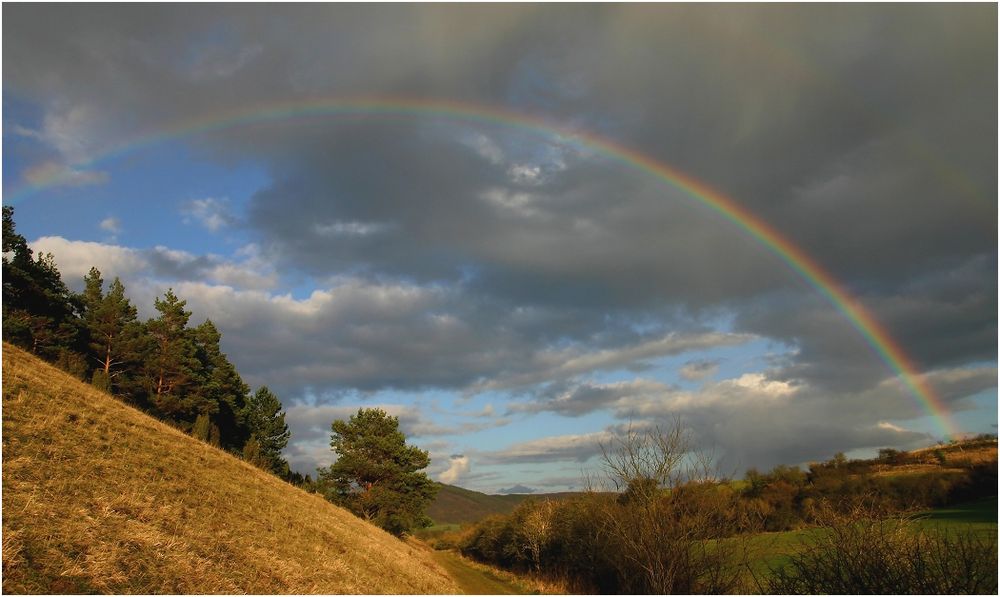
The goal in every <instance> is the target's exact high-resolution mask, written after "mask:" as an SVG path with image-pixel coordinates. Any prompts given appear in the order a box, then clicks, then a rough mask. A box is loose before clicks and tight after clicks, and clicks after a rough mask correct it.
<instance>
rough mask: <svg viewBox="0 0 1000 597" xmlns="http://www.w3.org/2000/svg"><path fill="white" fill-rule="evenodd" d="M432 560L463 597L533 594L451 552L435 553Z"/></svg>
mask: <svg viewBox="0 0 1000 597" xmlns="http://www.w3.org/2000/svg"><path fill="white" fill-rule="evenodd" d="M434 560H435V561H436V562H437V563H438V565H439V566H441V567H442V568H444V569H445V570H446V571H447V572H448V574H449V575H450V576H451V578H452V579H453V580H454V581H455V583H456V584H458V586H459V588H460V589H461V591H462V594H463V595H527V594H531V593H532V592H533V591H529V590H527V589H525V588H524V587H522V586H520V585H519V584H517V583H515V582H511V581H509V580H506V579H503V578H501V577H500V576H498V575H496V574H494V573H493V572H492V571H490V570H489V569H487V568H485V567H482V566H477V565H474V564H472V563H470V562H469V561H468V560H465V559H464V558H462V557H461V556H460V555H458V554H457V553H455V552H453V551H435V552H434Z"/></svg>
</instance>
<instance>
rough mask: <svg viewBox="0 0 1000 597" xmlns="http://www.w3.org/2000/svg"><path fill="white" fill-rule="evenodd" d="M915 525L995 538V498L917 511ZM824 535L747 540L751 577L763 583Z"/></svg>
mask: <svg viewBox="0 0 1000 597" xmlns="http://www.w3.org/2000/svg"><path fill="white" fill-rule="evenodd" d="M915 524H916V527H917V528H919V529H927V530H944V531H947V532H951V533H968V532H972V533H976V534H977V535H980V534H981V535H984V536H990V535H992V536H996V534H997V498H996V497H991V498H985V499H982V500H977V501H975V502H970V503H968V504H962V505H959V506H953V507H950V508H941V509H936V510H928V511H926V512H921V513H918V514H917V515H916V518H915ZM824 532H826V531H825V530H824V529H822V528H809V529H801V530H796V531H785V532H780V533H761V534H759V535H754V536H753V537H750V538H749V539H747V544H746V545H747V555H748V561H749V563H750V569H751V570H752V572H753V576H756V577H757V579H758V580H763V579H764V578H766V577H767V576H768V575H769V573H770V571H771V570H775V569H777V568H780V567H781V566H783V565H785V564H787V563H788V561H789V558H790V556H791V555H793V554H795V553H797V552H799V551H801V550H803V549H804V548H806V547H807V546H808V545H809V544H810V543H812V540H814V539H816V538H817V537H818V536H819V535H820V534H821V533H824ZM751 582H752V581H751Z"/></svg>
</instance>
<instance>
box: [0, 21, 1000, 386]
mask: <svg viewBox="0 0 1000 597" xmlns="http://www.w3.org/2000/svg"><path fill="white" fill-rule="evenodd" d="M996 15H997V13H996V7H995V6H990V5H960V6H943V5H919V6H913V5H898V6H874V5H873V6H864V5H849V6H839V5H838V6H832V5H824V6H797V5H793V6H728V5H727V6H689V5H612V6H595V5H591V6H585V7H583V6H555V5H553V6H486V7H482V6H475V7H473V6H448V7H443V6H426V5H414V6H397V5H394V6H340V5H309V6H294V7H277V6H266V5H253V6H205V5H191V6H185V7H183V8H181V7H175V6H160V5H143V6H129V5H121V6H110V5H100V6H95V5H73V6H67V5H11V6H8V7H5V16H6V17H7V19H6V21H5V27H4V42H3V43H4V50H5V52H4V56H5V59H4V82H5V90H6V91H7V92H8V93H10V94H14V95H17V96H18V97H25V98H28V99H39V100H42V101H43V102H44V107H45V110H46V112H45V114H44V117H43V119H42V121H41V122H39V123H24V125H23V126H25V127H29V125H30V128H31V130H33V131H36V132H37V137H38V138H39V139H42V140H44V141H45V142H46V143H48V144H49V145H51V147H52V148H54V149H55V150H57V151H58V153H59V155H61V156H62V158H63V159H64V160H65V161H67V162H73V161H78V160H80V159H82V157H84V156H88V155H91V154H92V153H93V152H94V151H97V150H99V149H100V148H101V147H105V146H107V145H108V144H111V145H113V144H114V142H115V140H116V139H121V138H126V137H127V136H128V135H129V134H131V133H135V132H136V131H145V130H157V129H158V128H161V127H163V126H164V123H169V122H174V121H186V120H189V119H191V118H195V117H201V116H204V115H206V114H215V113H220V112H222V113H227V112H229V111H231V110H232V109H235V108H236V107H239V106H246V105H255V104H261V103H267V102H268V101H272V100H277V99H295V98H303V97H310V96H348V95H352V94H388V95H402V96H416V97H432V98H445V99H450V100H459V101H469V102H484V103H489V104H495V105H501V106H504V107H506V108H508V109H511V110H515V111H523V112H528V113H532V114H538V115H543V116H546V117H547V118H550V119H552V120H553V121H555V122H559V123H562V124H565V125H576V126H579V127H581V128H583V129H585V130H591V131H595V132H597V133H599V134H602V135H606V136H608V137H609V138H612V139H615V140H617V141H619V142H621V143H622V144H624V145H626V146H629V147H633V148H635V149H637V150H639V151H641V152H643V153H646V154H648V155H649V156H651V157H652V158H654V159H657V160H661V161H663V162H665V163H669V164H672V165H674V166H676V167H677V168H678V169H680V170H681V171H683V172H686V173H688V174H690V175H692V176H694V177H696V178H698V179H701V180H704V181H706V182H708V183H709V184H711V185H713V186H714V187H715V188H717V189H718V190H719V191H721V192H724V193H725V194H727V195H729V196H731V197H732V198H733V199H734V200H735V201H737V202H738V203H739V204H740V205H741V206H742V207H744V208H746V209H747V210H748V211H750V212H751V213H754V214H757V215H759V216H760V217H761V218H763V219H764V220H765V221H767V222H768V223H769V224H770V225H771V226H773V227H774V228H775V229H777V230H779V231H780V232H781V233H782V234H784V235H786V236H788V237H789V239H790V240H791V241H793V242H794V243H796V244H798V245H800V246H802V247H803V248H804V249H805V250H806V252H808V253H809V254H810V255H812V256H813V257H814V258H815V259H816V261H817V262H818V263H819V264H820V265H821V266H822V267H824V268H826V269H828V270H830V271H831V272H832V273H833V274H834V276H835V277H836V278H838V279H839V280H840V281H841V282H843V284H844V285H845V287H846V288H848V289H849V290H850V291H851V292H852V293H854V294H855V295H856V296H857V297H858V298H859V299H860V300H861V301H862V302H863V303H864V304H865V305H866V306H868V308H870V309H871V310H872V312H873V313H875V314H876V316H877V317H878V318H879V320H880V321H882V322H883V323H884V324H885V325H886V327H887V328H888V329H889V331H890V332H891V333H892V334H893V335H894V336H895V337H896V338H897V339H898V340H899V341H900V342H901V343H902V344H903V345H904V346H905V347H906V349H907V350H908V351H909V352H911V353H912V354H913V356H914V358H915V359H916V361H917V362H918V363H919V364H920V366H921V367H922V368H923V369H934V368H940V367H946V366H952V365H955V364H961V363H964V362H969V361H977V360H995V358H996V344H995V339H996V302H997V297H996V286H997V277H996V260H995V255H996V243H997V237H996V228H995V227H994V222H996V217H997V211H996V209H997V207H996V198H995V196H994V194H995V189H996V187H997V179H996V167H995V164H996V160H997V155H996V136H995V135H996V129H997V121H996V117H997V113H996V73H997V62H996V39H997V37H996ZM198 143H199V144H200V146H201V147H202V149H203V151H204V152H205V155H207V156H209V157H217V158H219V159H228V158H232V157H233V156H245V157H253V158H256V159H259V160H261V161H262V162H263V163H265V164H266V166H267V168H268V169H269V171H270V173H271V175H272V181H271V182H270V183H269V184H268V185H267V186H266V187H265V188H263V189H260V190H259V192H258V193H256V195H255V196H254V198H253V200H252V203H251V205H250V208H249V213H248V214H247V221H248V223H249V225H250V226H251V227H252V229H253V230H254V233H255V234H256V235H258V237H259V241H260V244H261V247H262V250H263V251H265V252H266V254H267V255H268V257H269V258H272V259H276V260H278V262H279V263H280V264H281V266H282V267H285V268H290V269H293V270H304V271H306V272H309V273H312V274H314V275H316V276H327V275H346V274H350V275H356V276H360V277H364V278H366V279H374V280H384V279H390V280H395V279H403V280H407V281H413V280H415V281H417V282H418V283H420V284H423V285H427V286H421V288H430V287H432V286H433V285H434V284H439V285H443V286H449V285H455V284H457V283H459V281H461V284H462V286H461V287H462V293H461V299H460V300H458V299H452V298H445V299H441V298H439V297H437V295H435V294H434V293H433V292H431V293H429V294H428V295H427V296H428V297H430V298H427V299H426V300H428V301H430V302H431V303H433V304H434V306H433V307H428V306H426V305H427V304H430V303H427V304H425V303H421V305H422V306H419V307H412V308H411V307H406V306H405V305H404V306H403V307H402V308H403V310H404V311H406V313H407V314H408V315H407V321H410V322H413V321H421V322H422V323H420V324H419V325H417V326H416V327H413V326H411V325H409V324H407V325H405V326H403V325H398V326H397V325H396V324H395V323H392V324H387V323H386V322H387V321H391V322H395V321H397V319H396V318H395V316H388V315H386V316H384V317H383V315H385V314H384V313H383V314H382V315H379V316H378V317H377V318H376V319H375V320H374V321H368V320H365V319H364V318H363V317H362V318H361V319H358V320H357V323H356V324H355V325H351V326H348V325H346V324H344V325H342V326H341V324H339V323H338V324H336V325H338V326H341V327H338V328H337V329H338V330H339V331H338V332H337V333H335V334H331V335H329V336H328V337H323V338H319V337H318V336H317V337H316V338H315V339H314V340H315V344H314V345H312V346H310V349H316V350H317V352H316V354H324V355H326V356H328V357H330V358H331V362H337V363H342V364H343V368H342V369H341V370H337V371H332V370H331V369H330V367H331V366H330V365H325V364H322V365H321V364H319V363H316V364H305V365H302V364H300V365H299V366H297V367H296V366H291V364H290V363H289V364H288V365H289V367H286V368H283V369H280V371H283V372H284V374H285V375H286V377H287V379H284V380H283V381H282V383H287V384H289V387H291V385H294V384H298V385H300V386H302V385H309V384H314V385H316V386H321V387H322V386H327V387H328V386H330V385H331V384H333V383H335V381H336V383H339V384H343V385H346V386H352V385H353V387H356V388H358V389H362V390H365V389H372V388H375V387H429V386H434V387H457V386H461V385H462V384H467V383H469V380H470V379H482V380H484V383H486V384H489V382H490V380H493V379H494V378H505V377H506V378H507V379H513V378H512V377H511V375H512V372H513V375H514V376H515V377H516V375H517V374H521V373H524V372H525V371H529V372H530V371H531V370H534V371H537V370H538V369H537V368H535V369H532V368H531V367H529V366H527V365H524V364H523V363H524V361H525V358H527V359H528V360H530V359H531V358H533V357H535V356H537V355H538V354H539V353H540V352H544V351H545V350H548V349H550V348H551V346H552V345H554V344H557V343H558V342H564V343H566V342H568V343H570V344H571V345H572V344H573V343H580V344H582V343H584V342H593V341H594V340H595V339H597V340H598V344H599V345H600V346H615V347H618V348H621V347H624V346H626V345H627V344H629V343H632V344H635V343H637V342H638V340H636V339H635V338H633V339H632V340H629V341H628V342H626V341H625V340H624V339H622V338H616V339H615V340H614V341H611V340H608V339H607V338H606V336H607V335H614V334H622V333H624V334H626V335H628V334H629V333H631V332H629V331H628V330H630V329H631V326H632V324H636V323H637V322H641V321H650V320H651V321H655V322H657V323H656V325H658V326H659V328H660V329H659V331H660V332H662V333H664V334H665V333H666V332H667V331H668V330H670V329H673V328H674V327H675V326H682V327H684V328H685V329H692V328H697V327H698V326H699V325H705V323H704V322H705V321H707V320H710V319H712V318H714V317H718V316H719V315H720V314H721V315H726V314H735V320H734V324H733V325H734V326H735V330H734V331H736V332H748V333H750V334H757V335H760V336H765V337H770V338H774V339H777V340H779V341H781V342H783V343H785V344H787V345H789V346H794V347H795V348H796V349H797V352H796V353H795V354H794V355H792V356H789V357H788V360H787V361H786V362H784V363H780V364H779V366H778V369H777V370H776V371H774V372H771V374H772V375H773V376H774V378H775V379H787V380H794V381H796V382H797V383H803V384H815V385H816V386H817V387H819V388H823V389H828V390H829V389H832V390H844V391H850V392H861V391H864V390H866V389H870V388H872V387H875V384H878V383H880V382H881V380H883V379H884V378H885V377H886V376H887V375H888V374H889V371H888V369H887V368H886V367H885V365H884V364H883V363H881V362H880V361H879V360H878V359H876V358H874V356H873V353H872V352H871V350H870V349H869V348H868V347H867V346H866V345H865V344H864V343H863V341H862V340H861V339H860V337H859V336H858V333H857V331H856V330H854V329H853V328H851V327H850V326H849V325H848V324H847V323H846V321H845V319H844V318H843V316H842V315H841V314H839V313H838V312H836V311H835V310H833V308H832V307H830V306H828V305H827V304H824V303H822V302H820V301H818V300H817V295H816V293H815V290H814V289H812V288H810V287H808V286H807V285H805V284H804V283H802V281H801V280H799V279H798V278H796V277H795V275H793V274H792V273H791V272H790V270H789V269H788V268H787V266H786V265H785V264H783V263H782V262H781V261H780V260H779V259H778V258H777V257H776V256H774V255H773V254H771V253H770V252H769V251H768V250H766V249H765V248H763V247H762V246H761V245H759V244H758V243H756V242H755V241H753V240H752V239H750V237H749V236H748V235H747V234H745V233H744V232H743V231H741V230H739V229H738V227H736V226H733V225H732V224H731V223H729V222H727V221H725V220H724V219H722V218H720V217H719V216H717V215H716V214H714V213H713V212H712V211H711V210H708V209H705V208H704V206H701V205H699V204H698V203H697V202H695V201H692V199H691V197H690V196H688V195H686V194H684V193H682V192H680V191H679V190H677V189H675V188H671V187H670V186H668V185H666V184H664V183H662V182H660V181H658V180H656V179H654V178H653V177H650V176H648V175H643V174H641V173H637V172H636V171H635V170H634V169H630V168H628V167H626V166H623V165H621V164H620V163H616V162H615V161H613V160H609V159H607V158H606V157H605V156H601V155H595V154H593V153H592V152H590V151H588V149H587V148H586V147H581V146H578V145H576V144H574V143H573V142H572V140H560V139H557V138H549V137H544V136H541V137H540V136H538V135H536V134H534V133H529V132H524V131H512V130H508V129H506V128H503V127H496V126H490V125H485V124H476V123H468V122H464V123H459V122H457V121H449V120H448V119H446V118H441V117H436V118H415V119H410V120H406V121H399V120H392V121H384V120H379V119H372V118H360V119H355V120H353V121H350V122H347V123H342V122H340V123H326V122H322V123H320V122H312V121H310V122H302V123H299V124H297V125H293V126H268V125H260V126H255V127H250V128H246V129H238V130H232V131H227V132H223V133H220V134H217V135H205V136H203V137H201V138H200V139H199V140H198ZM153 258H156V256H155V255H154V256H153ZM157 263H159V266H158V267H160V268H161V269H169V268H175V269H177V270H178V271H177V273H176V274H175V275H176V276H177V277H181V278H184V277H185V276H186V275H187V274H185V273H184V272H183V271H181V270H183V269H184V268H185V267H196V266H197V264H191V263H178V262H175V261H170V260H166V261H163V262H157ZM407 300H408V299H407ZM404 302H405V301H404ZM247 309H248V312H255V310H256V312H258V314H259V315H261V316H262V317H264V318H263V319H260V320H255V321H259V322H260V324H259V325H260V327H261V328H263V329H267V330H268V331H269V332H272V333H273V334H274V336H275V337H276V338H279V339H281V338H285V339H286V340H287V341H288V343H289V345H290V344H291V342H292V340H293V339H294V340H295V341H296V342H298V341H299V340H300V338H294V334H292V333H290V332H289V331H288V329H287V328H285V327H284V323H287V322H286V321H285V320H284V319H282V318H283V317H285V315H278V314H276V312H271V311H268V310H267V309H264V308H263V307H260V306H259V305H258V306H257V307H253V308H251V307H247ZM407 309H410V310H407ZM518 309H523V310H524V311H518ZM429 312H434V313H437V314H440V315H442V316H450V317H452V318H453V320H454V321H457V322H458V324H457V327H447V326H445V325H444V324H441V323H440V322H441V321H450V320H447V318H445V319H443V320H440V321H438V320H434V319H433V318H432V317H430V316H429V315H428V313H429ZM525 312H527V313H541V314H542V315H541V317H540V318H538V319H536V320H535V322H534V325H533V326H530V331H529V328H528V327H527V326H525V327H524V328H521V329H518V330H516V331H515V332H510V331H509V330H510V326H509V325H508V323H507V322H508V320H510V319H511V318H514V319H515V320H516V319H517V318H518V317H520V315H517V314H518V313H525ZM557 313H560V315H556V314H557ZM512 314H514V315H512ZM267 315H270V316H271V317H272V319H267V318H266V317H265V316H267ZM359 315H366V316H370V315H371V314H370V313H361V314H359ZM241 317H242V315H235V314H234V315H233V316H232V320H233V321H237V320H240V318H241ZM421 317H423V318H424V319H423V320H421V319H420V318H421ZM331 321H332V320H327V319H324V317H322V316H321V317H319V318H318V319H313V320H310V325H317V324H320V325H332V324H331ZM337 321H341V320H337ZM623 323H624V324H625V325H623ZM449 325H450V324H449ZM622 328H625V329H626V331H625V332H622V331H621V329H622ZM404 332H407V333H410V332H417V335H416V336H401V335H400V334H402V333H404ZM508 334H509V335H508ZM401 337H404V338H407V340H406V341H403V342H398V339H399V338H401ZM510 338H515V339H514V340H511V339H510ZM418 339H421V340H418ZM529 340H530V341H534V342H536V344H534V346H535V350H532V351H528V352H527V353H525V351H524V346H526V345H527V344H529V342H528V341H529ZM331 341H332V342H333V344H334V347H332V348H331V347H329V346H328V343H330V342H331ZM235 342H236V343H237V345H238V346H240V350H241V351H245V352H244V354H248V355H249V354H252V353H253V349H254V347H253V342H254V340H253V339H252V338H244V337H241V338H238V339H236V340H235ZM484 343H486V344H487V345H490V346H493V347H494V348H493V349H492V351H491V352H490V356H489V358H487V357H485V356H484V355H483V352H482V351H481V350H475V349H474V348H473V347H475V346H482V345H483V344H484ZM307 344H309V343H308V342H307ZM429 346H434V347H435V348H436V349H437V348H440V347H442V346H447V347H449V348H448V349H447V350H446V351H445V352H444V353H442V354H440V355H438V354H436V352H435V351H429V349H428V347H429ZM539 347H540V348H539ZM577 348H578V346H577ZM381 351H385V352H381ZM428 352H431V353H435V354H433V355H431V356H430V357H428ZM572 353H573V351H572V350H570V351H569V352H568V353H566V354H572ZM289 354H290V355H295V356H298V355H299V354H301V353H300V352H298V351H292V352H290V353H289ZM525 354H528V355H530V356H528V357H524V355H525ZM375 355H380V357H381V358H379V357H376V356H375ZM415 355H422V356H420V358H415ZM270 358H271V357H270V355H269V356H268V357H267V358H264V357H260V358H257V359H254V358H253V357H251V358H250V359H249V361H248V362H249V363H250V364H249V368H250V370H252V371H255V372H259V373H261V374H264V373H267V374H268V375H270V374H272V372H273V373H274V374H276V375H280V373H279V369H278V368H277V367H275V366H274V365H273V364H272V363H271V362H270ZM428 358H430V359H431V362H430V363H428ZM508 362H513V363H515V364H514V365H512V366H508V365H505V364H504V363H508ZM272 368H273V369H274V370H273V371H272ZM525 379H527V378H525ZM542 381H551V380H550V379H543V378H539V379H537V380H535V383H538V382H542ZM501 385H502V384H501ZM498 387H500V386H498ZM506 387H509V386H506Z"/></svg>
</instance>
